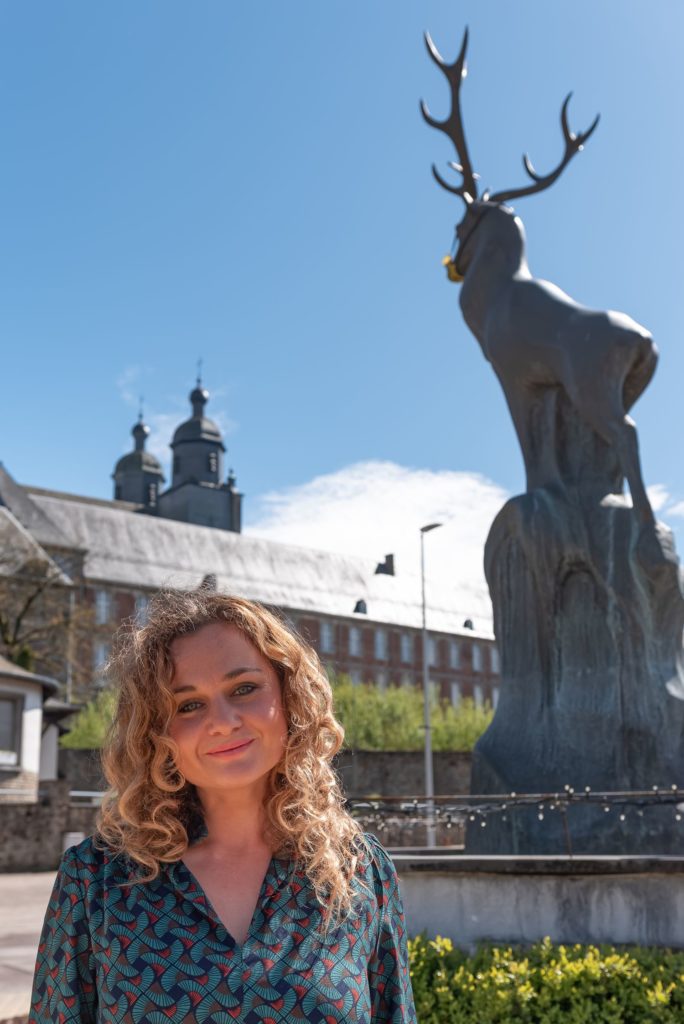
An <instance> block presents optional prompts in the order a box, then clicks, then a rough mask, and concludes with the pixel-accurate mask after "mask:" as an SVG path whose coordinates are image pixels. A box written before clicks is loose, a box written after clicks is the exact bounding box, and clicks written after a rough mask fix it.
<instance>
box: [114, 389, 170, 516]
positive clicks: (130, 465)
mask: <svg viewBox="0 0 684 1024" xmlns="http://www.w3.org/2000/svg"><path fill="white" fill-rule="evenodd" d="M149 433H150V428H149V427H148V426H147V424H146V423H145V422H144V420H143V411H142V405H141V409H140V414H139V416H138V420H137V422H136V423H135V424H134V426H133V429H132V430H131V434H132V435H133V442H134V444H133V451H132V452H128V454H127V455H123V456H122V457H121V458H120V459H119V461H118V462H117V464H116V466H115V467H114V472H113V473H112V477H113V479H114V498H115V499H117V500H119V501H130V502H133V503H134V504H136V505H141V506H142V508H141V511H144V512H151V513H153V514H154V513H156V511H157V499H158V497H159V491H160V488H161V486H162V484H163V483H164V474H163V472H162V468H161V465H160V464H159V460H158V459H156V458H155V456H154V455H152V453H151V452H146V451H145V442H146V441H147V438H148V436H149Z"/></svg>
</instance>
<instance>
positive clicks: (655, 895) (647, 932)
mask: <svg viewBox="0 0 684 1024" xmlns="http://www.w3.org/2000/svg"><path fill="white" fill-rule="evenodd" d="M408 859H409V858H407V857H406V856H405V855H404V856H403V857H402V855H400V854H397V855H395V856H393V860H394V862H395V865H396V867H397V870H398V872H399V882H400V885H401V891H402V894H403V899H404V909H405V912H406V922H407V925H408V933H409V935H415V934H417V933H418V932H421V931H422V930H423V929H426V930H427V934H428V938H434V937H435V936H436V935H441V936H445V937H448V938H450V939H451V940H452V941H453V943H454V945H456V946H459V947H461V948H463V949H469V948H472V946H473V945H474V944H475V943H477V942H479V941H483V940H486V939H492V940H494V941H496V942H509V941H510V942H521V943H531V942H537V941H538V940H540V939H543V938H544V936H546V935H548V936H550V938H551V939H552V941H554V942H564V943H575V942H582V943H589V942H593V943H600V942H605V943H636V944H638V945H644V946H650V945H654V946H672V947H675V948H684V874H682V868H684V858H677V859H674V858H669V859H667V860H666V859H665V858H663V859H662V862H663V868H664V867H665V865H666V864H667V865H672V864H673V863H675V864H676V865H678V870H677V871H674V870H672V868H671V867H670V870H668V871H665V870H662V871H659V870H657V864H658V858H649V860H650V862H651V863H652V864H654V865H655V867H654V869H653V870H650V871H648V872H642V871H639V870H636V871H634V873H629V871H627V873H625V870H624V869H625V867H627V868H628V867H629V861H630V859H629V858H615V860H614V861H611V860H610V859H609V858H604V859H603V860H604V864H603V865H601V864H599V863H597V873H596V874H584V873H583V872H582V871H580V870H578V869H577V868H576V867H575V868H573V865H572V863H571V862H570V863H568V864H567V865H566V867H565V870H564V871H563V873H556V871H554V873H553V874H551V873H549V874H543V873H541V874H535V873H528V872H527V871H526V872H525V873H520V874H517V873H515V872H514V871H512V872H511V873H508V872H507V871H506V870H505V864H504V863H502V864H501V869H500V870H499V871H498V872H495V871H493V870H487V871H474V872H468V871H466V870H464V871H459V870H454V871H449V872H446V871H441V872H440V871H422V870H421V871H419V872H418V871H411V870H406V868H402V862H403V861H406V860H408ZM498 859H499V860H500V861H501V862H505V861H506V860H507V858H498ZM599 860H600V858H599ZM631 862H632V863H633V864H635V865H636V866H637V868H638V867H639V866H640V865H639V863H638V862H639V858H632V859H631ZM583 863H585V862H583ZM616 863H618V864H621V865H622V868H621V869H620V870H619V873H610V867H609V865H610V864H616ZM642 863H643V862H642ZM509 866H512V865H509ZM540 869H541V870H542V871H543V867H542V866H541V864H540ZM547 870H548V868H547ZM584 870H586V869H584Z"/></svg>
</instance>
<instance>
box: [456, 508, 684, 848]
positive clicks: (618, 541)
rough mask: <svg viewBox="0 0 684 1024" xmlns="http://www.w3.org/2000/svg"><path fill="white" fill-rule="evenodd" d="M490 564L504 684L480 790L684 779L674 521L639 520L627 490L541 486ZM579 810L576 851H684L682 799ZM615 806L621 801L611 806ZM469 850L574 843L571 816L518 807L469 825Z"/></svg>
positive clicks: (479, 768) (500, 534) (480, 759)
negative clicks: (623, 810)
mask: <svg viewBox="0 0 684 1024" xmlns="http://www.w3.org/2000/svg"><path fill="white" fill-rule="evenodd" d="M485 569H486V574H487V580H488V583H489V588H490V593H491V596H492V603H493V606H494V629H495V633H496V637H497V642H498V646H499V651H500V654H501V669H502V679H501V692H500V698H499V703H498V706H497V709H496V713H495V716H494V719H493V721H492V724H491V725H490V727H489V729H488V730H487V732H486V733H485V734H484V735H483V736H482V737H481V738H480V740H479V741H478V743H477V745H476V748H475V751H474V754H473V771H472V788H471V792H473V793H482V794H488V793H499V794H501V793H510V792H516V793H553V792H562V791H563V789H564V787H565V786H566V785H570V786H572V787H573V788H574V789H575V791H576V792H578V793H579V792H582V791H583V790H584V788H585V787H586V786H589V787H591V789H592V790H593V791H595V792H596V791H616V790H620V791H627V790H629V791H634V790H641V791H643V790H651V789H652V787H653V786H659V787H661V788H663V789H665V788H668V789H669V788H670V786H671V785H673V784H676V785H678V786H679V787H684V685H683V683H682V671H681V657H682V627H683V626H684V600H683V598H682V592H681V588H680V571H679V563H678V560H677V557H676V554H675V551H674V545H673V542H672V535H671V533H670V531H669V530H667V528H666V527H664V526H662V525H660V524H659V525H658V526H657V527H656V528H655V529H654V528H652V527H650V528H649V527H647V528H643V529H641V530H640V529H639V526H638V524H637V522H636V519H635V516H634V513H633V511H632V509H631V508H630V507H628V506H627V504H626V502H625V500H624V499H621V498H613V499H611V500H610V501H609V502H603V503H598V502H597V503H595V504H594V505H591V506H587V505H586V504H584V505H583V504H582V503H581V501H580V500H579V498H577V500H573V496H572V495H570V496H569V497H568V495H567V494H564V493H557V492H555V491H554V490H552V489H550V488H549V489H546V488H539V489H537V490H535V491H532V492H530V493H528V494H526V495H523V496H521V497H517V498H514V499H512V500H511V501H509V502H508V503H507V504H506V505H505V506H504V508H503V509H502V511H501V512H500V513H499V515H498V517H497V518H496V520H495V521H494V524H493V526H492V529H491V531H490V534H489V538H488V540H487V546H486V549H485ZM603 813H604V812H603V811H602V810H597V809H595V808H593V807H587V808H571V810H570V813H569V819H568V820H569V824H571V837H572V842H573V846H574V847H576V851H577V852H580V851H581V852H583V853H592V852H594V853H598V852H602V853H608V852H610V853H635V854H638V853H647V852H649V853H667V852H670V853H677V852H681V851H682V849H684V843H683V842H682V831H681V829H680V828H678V827H676V822H675V818H674V814H675V811H674V808H666V809H663V808H654V809H649V810H647V811H644V816H643V818H641V817H636V816H635V814H634V813H632V812H630V815H629V819H628V820H629V827H625V823H621V822H619V818H618V813H616V814H615V816H614V819H613V820H612V824H611V825H610V827H608V826H607V823H606V821H605V819H604V818H603V817H602V814H603ZM610 813H612V812H610ZM466 847H467V849H468V851H469V852H471V851H472V852H483V853H484V852H487V853H512V854H515V853H537V852H539V853H541V852H544V853H564V852H566V850H567V833H566V830H565V828H564V826H563V823H562V820H561V819H560V818H558V819H556V820H554V821H553V822H552V821H550V820H549V815H548V814H545V817H544V820H543V821H539V820H538V816H537V813H536V812H530V811H528V810H527V809H522V810H519V811H516V812H515V814H514V815H513V816H511V817H509V819H508V821H507V822H503V821H502V820H501V818H500V816H498V815H497V816H492V817H491V820H490V825H488V827H487V828H485V829H482V828H479V829H470V830H469V832H468V835H467V839H466Z"/></svg>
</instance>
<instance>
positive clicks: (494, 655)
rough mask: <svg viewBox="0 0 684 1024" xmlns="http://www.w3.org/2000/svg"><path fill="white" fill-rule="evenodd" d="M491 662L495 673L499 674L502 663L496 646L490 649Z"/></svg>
mask: <svg viewBox="0 0 684 1024" xmlns="http://www.w3.org/2000/svg"><path fill="white" fill-rule="evenodd" d="M489 664H490V665H491V666H492V672H493V673H494V675H497V676H498V674H499V672H500V671H501V665H500V662H499V651H498V649H497V648H496V647H490V649H489Z"/></svg>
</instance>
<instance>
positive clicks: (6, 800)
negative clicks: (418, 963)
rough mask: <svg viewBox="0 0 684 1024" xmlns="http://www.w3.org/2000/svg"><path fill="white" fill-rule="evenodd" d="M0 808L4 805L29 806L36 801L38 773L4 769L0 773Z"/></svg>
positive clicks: (19, 769)
mask: <svg viewBox="0 0 684 1024" xmlns="http://www.w3.org/2000/svg"><path fill="white" fill-rule="evenodd" d="M0 790H4V792H2V793H0V806H2V807H4V805H5V804H17V803H20V804H30V803H35V802H36V800H37V799H38V772H33V771H27V770H26V769H22V768H12V769H4V770H3V771H2V772H0Z"/></svg>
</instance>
